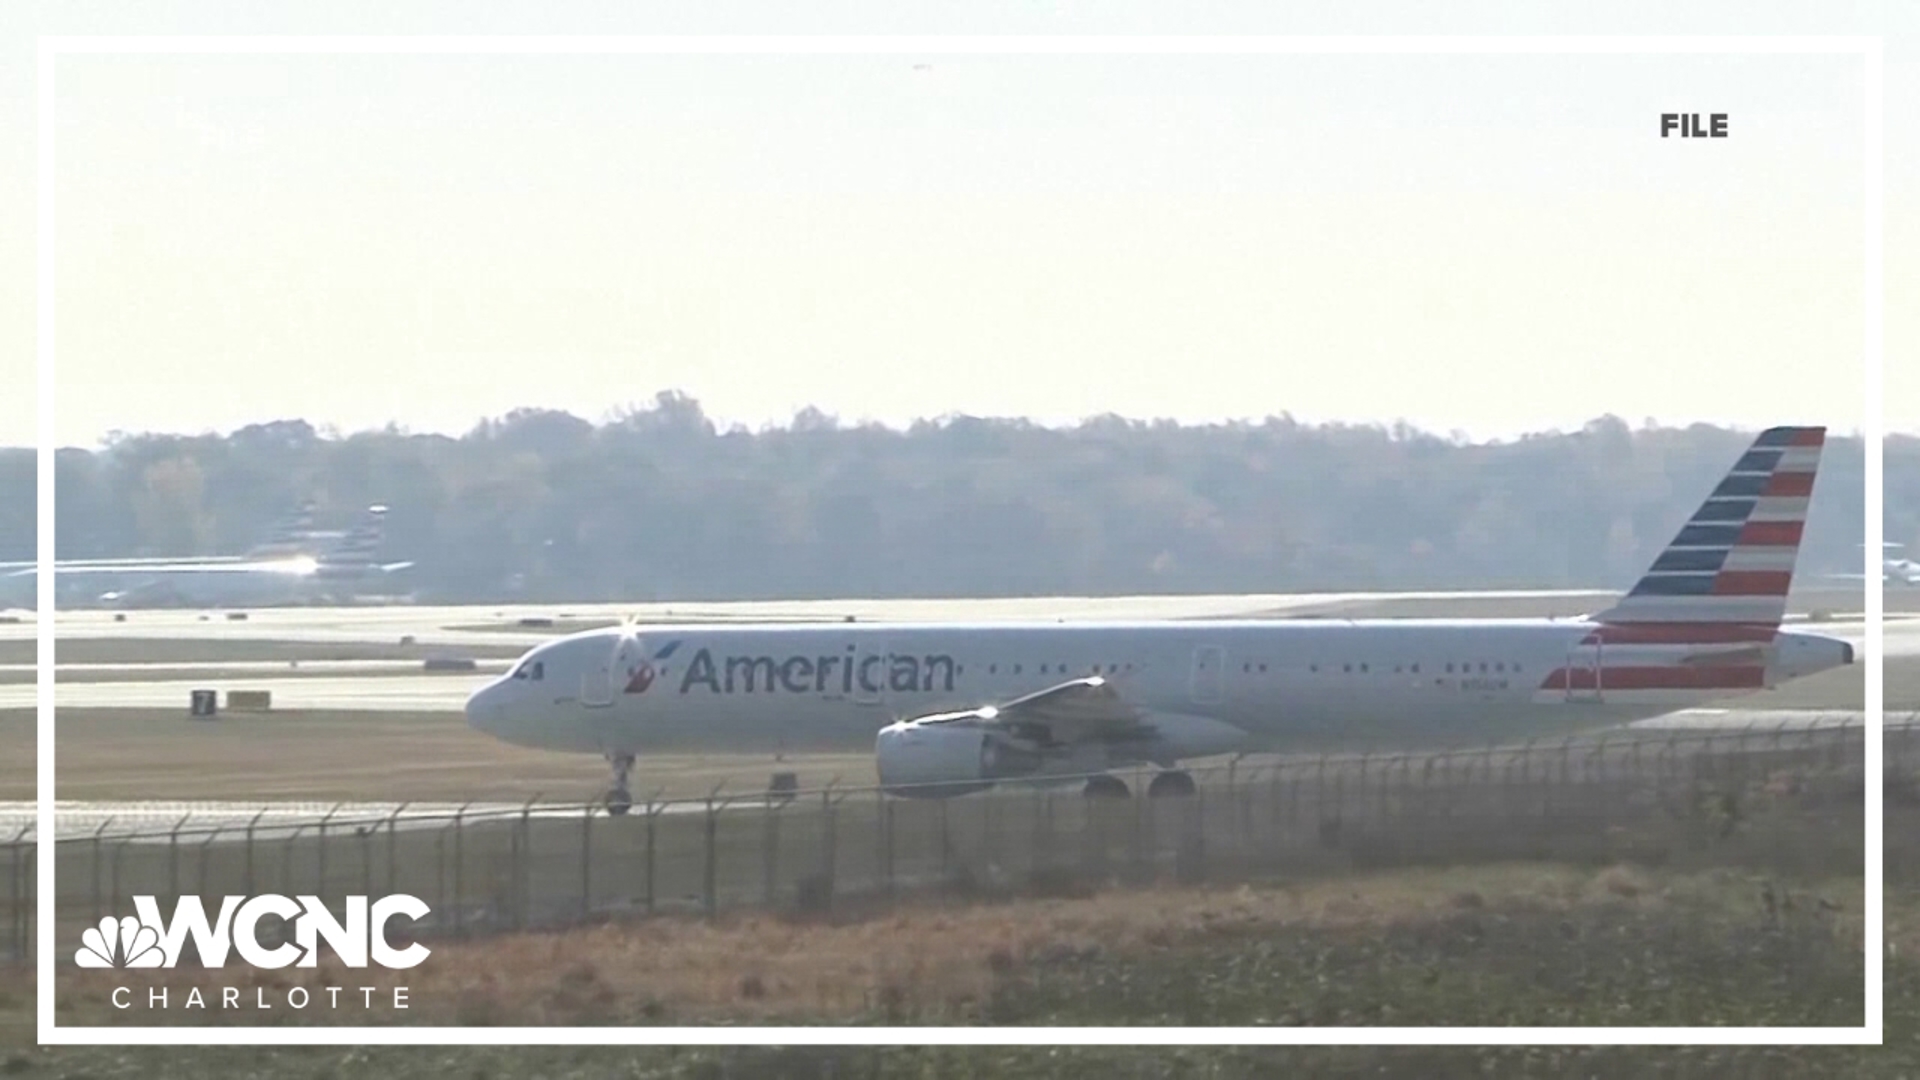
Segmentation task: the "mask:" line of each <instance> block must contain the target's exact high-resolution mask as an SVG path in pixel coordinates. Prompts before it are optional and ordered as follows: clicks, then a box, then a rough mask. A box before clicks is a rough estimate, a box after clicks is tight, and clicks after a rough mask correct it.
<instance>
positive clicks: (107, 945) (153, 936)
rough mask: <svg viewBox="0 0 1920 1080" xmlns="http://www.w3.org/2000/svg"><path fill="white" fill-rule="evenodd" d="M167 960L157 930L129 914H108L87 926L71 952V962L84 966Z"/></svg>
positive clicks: (139, 965) (162, 962) (153, 965)
mask: <svg viewBox="0 0 1920 1080" xmlns="http://www.w3.org/2000/svg"><path fill="white" fill-rule="evenodd" d="M166 960H167V957H166V953H165V952H164V951H162V950H161V948H160V934H159V932H158V931H156V930H154V928H153V927H151V926H148V925H146V924H145V923H143V922H141V921H140V920H139V919H136V918H134V917H133V916H131V915H128V916H126V917H124V918H120V919H115V918H114V917H113V916H111V915H109V916H107V917H105V918H103V919H101V920H100V925H99V926H89V927H87V929H86V930H85V931H83V932H82V933H81V934H80V948H79V950H78V951H76V952H75V953H74V954H73V962H74V963H75V964H78V965H79V966H81V967H83V968H157V967H162V966H164V965H165V964H166Z"/></svg>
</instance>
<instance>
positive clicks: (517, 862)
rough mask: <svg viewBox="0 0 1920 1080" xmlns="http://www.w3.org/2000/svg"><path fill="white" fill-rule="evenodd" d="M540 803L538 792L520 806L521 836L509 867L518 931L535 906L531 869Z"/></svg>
mask: <svg viewBox="0 0 1920 1080" xmlns="http://www.w3.org/2000/svg"><path fill="white" fill-rule="evenodd" d="M538 801H540V792H538V791H536V792H534V793H533V795H532V796H531V797H529V798H528V799H527V801H526V802H524V803H522V804H521V805H520V834H519V835H518V836H517V837H515V838H514V839H515V840H516V841H517V843H516V847H517V849H518V850H517V851H516V852H515V857H514V858H513V860H512V862H511V863H510V865H509V866H508V871H509V872H508V875H507V877H508V879H509V880H510V881H512V883H513V926H514V929H516V930H524V929H526V927H527V909H528V908H530V907H532V906H533V884H532V881H533V878H532V875H531V873H530V868H531V867H532V865H533V804H534V803H536V802H538Z"/></svg>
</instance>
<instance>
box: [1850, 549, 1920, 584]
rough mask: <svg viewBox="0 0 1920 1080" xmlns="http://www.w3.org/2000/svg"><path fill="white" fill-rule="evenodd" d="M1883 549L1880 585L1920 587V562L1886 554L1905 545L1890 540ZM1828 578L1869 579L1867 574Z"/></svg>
mask: <svg viewBox="0 0 1920 1080" xmlns="http://www.w3.org/2000/svg"><path fill="white" fill-rule="evenodd" d="M1881 547H1882V549H1883V554H1882V556H1881V559H1880V583H1881V584H1882V585H1903V586H1916V585H1920V562H1915V561H1913V560H1912V559H1903V558H1900V557H1898V556H1895V555H1889V554H1885V553H1884V552H1892V551H1900V550H1903V549H1904V548H1905V547H1906V545H1905V544H1897V543H1895V542H1893V541H1891V540H1888V541H1886V542H1885V543H1884V544H1882V545H1881ZM1827 576H1828V577H1830V578H1832V579H1834V580H1836V581H1865V580H1866V577H1867V576H1866V575H1865V574H1828V575H1827Z"/></svg>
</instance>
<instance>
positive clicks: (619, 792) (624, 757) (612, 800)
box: [605, 754, 633, 817]
mask: <svg viewBox="0 0 1920 1080" xmlns="http://www.w3.org/2000/svg"><path fill="white" fill-rule="evenodd" d="M607 760H608V761H609V762H611V763H612V764H613V786H612V787H610V788H608V789H607V794H606V800H605V801H606V804H607V813H609V814H611V815H613V816H614V817H619V816H620V815H622V814H625V813H626V812H627V811H629V810H631V809H633V796H632V795H630V794H628V793H627V775H628V774H629V773H631V772H633V755H632V754H613V755H610V756H609V757H608V758H607Z"/></svg>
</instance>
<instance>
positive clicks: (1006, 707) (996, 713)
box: [973, 675, 1153, 746]
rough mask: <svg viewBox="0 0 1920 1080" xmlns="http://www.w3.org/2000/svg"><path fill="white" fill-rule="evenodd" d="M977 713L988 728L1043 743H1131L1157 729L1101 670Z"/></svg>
mask: <svg viewBox="0 0 1920 1080" xmlns="http://www.w3.org/2000/svg"><path fill="white" fill-rule="evenodd" d="M973 715H974V716H975V717H977V718H978V719H977V722H978V723H979V724H981V725H982V726H984V727H990V728H999V729H1001V730H1004V731H1006V732H1008V733H1009V734H1012V735H1017V736H1020V737H1022V738H1026V739H1030V740H1032V741H1033V742H1035V743H1037V744H1039V745H1041V746H1061V745H1068V744H1077V743H1089V742H1127V741H1131V740H1136V739H1143V738H1150V737H1151V736H1152V734H1153V729H1152V727H1151V725H1150V724H1148V722H1147V720H1146V717H1145V714H1144V713H1142V712H1141V711H1140V710H1139V709H1137V708H1135V707H1134V706H1133V705H1132V704H1130V703H1128V702H1127V700H1126V699H1125V698H1123V697H1121V696H1120V691H1119V690H1118V688H1116V687H1115V686H1114V685H1113V683H1112V681H1111V680H1109V679H1106V678H1104V677H1102V676H1099V675H1090V676H1088V677H1086V678H1084V679H1073V680H1071V681H1069V682H1064V683H1061V684H1060V685H1058V686H1050V687H1048V688H1047V689H1045V690H1041V691H1038V692H1037V693H1032V694H1028V695H1026V696H1025V697H1020V698H1015V699H1014V700H1012V701H1009V702H1007V703H1005V704H1003V705H997V706H996V705H990V706H987V707H986V708H984V709H980V710H978V711H977V712H975V713H974V714H973Z"/></svg>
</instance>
